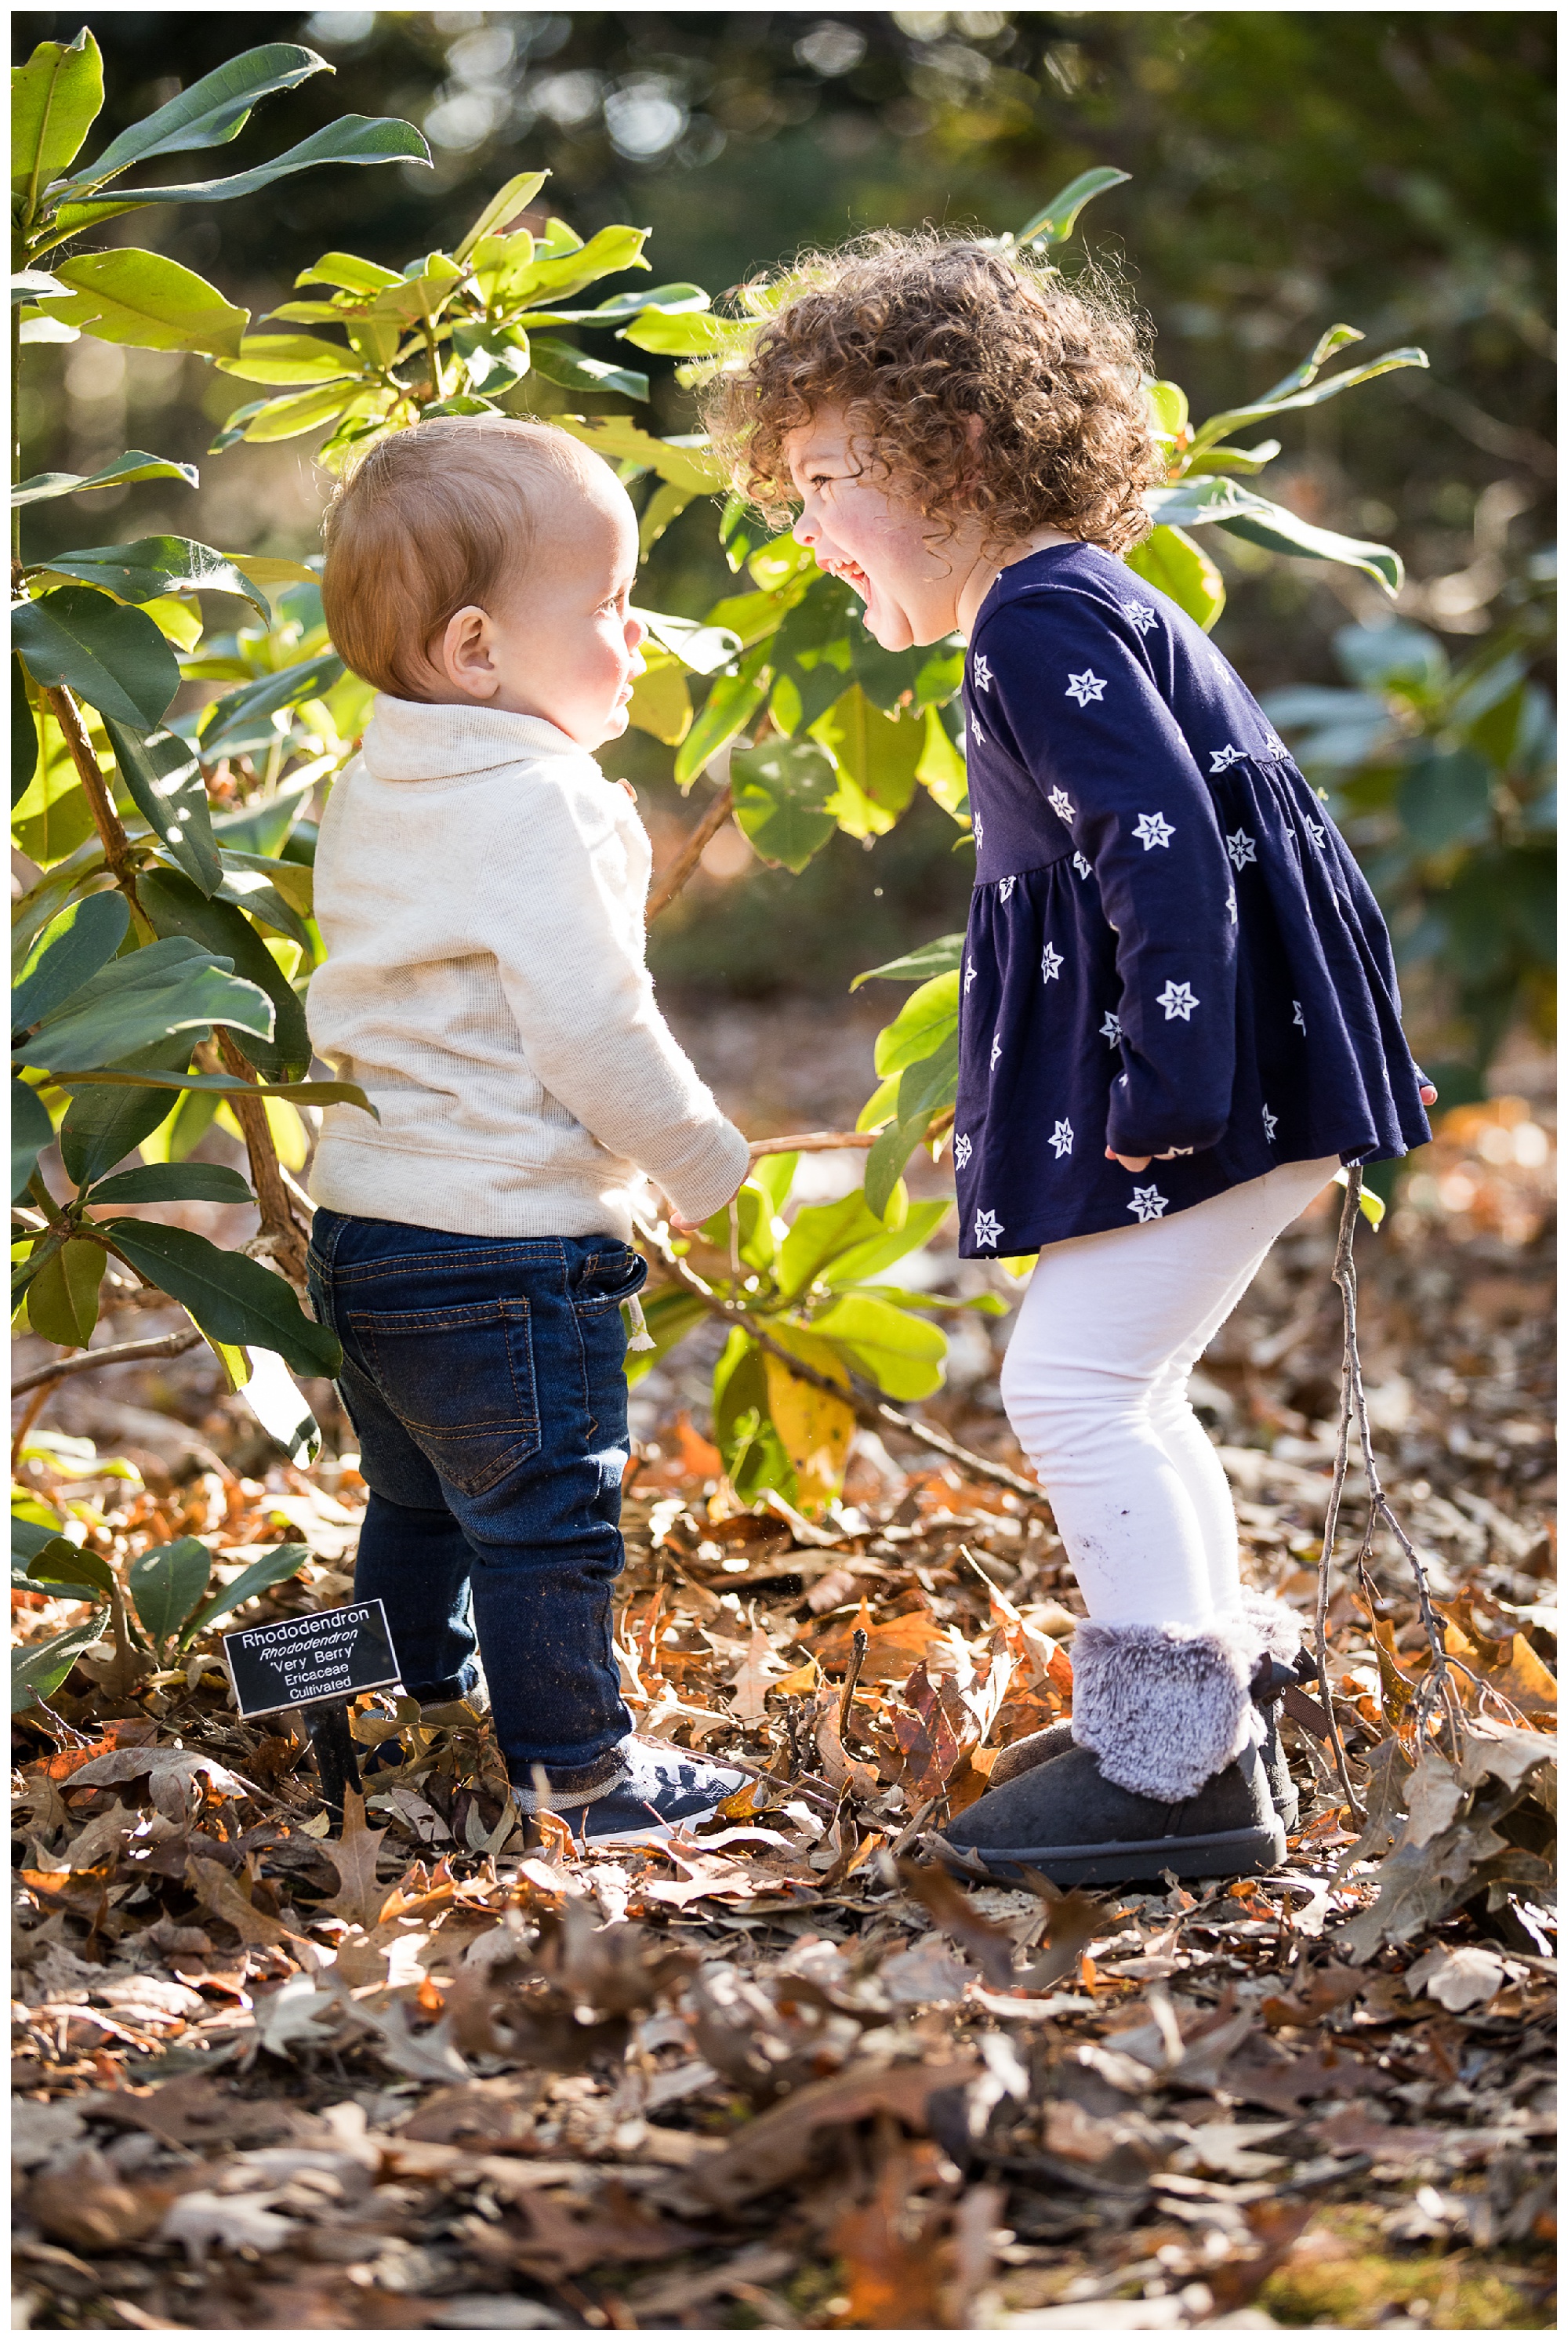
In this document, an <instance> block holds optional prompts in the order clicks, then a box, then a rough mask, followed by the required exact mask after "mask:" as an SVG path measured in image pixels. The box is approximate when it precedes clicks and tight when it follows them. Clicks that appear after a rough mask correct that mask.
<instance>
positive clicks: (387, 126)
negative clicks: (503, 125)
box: [95, 114, 430, 208]
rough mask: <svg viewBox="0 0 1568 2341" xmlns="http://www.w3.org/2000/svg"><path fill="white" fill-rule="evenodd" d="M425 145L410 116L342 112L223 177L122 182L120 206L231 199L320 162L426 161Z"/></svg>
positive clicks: (313, 167) (211, 201)
mask: <svg viewBox="0 0 1568 2341" xmlns="http://www.w3.org/2000/svg"><path fill="white" fill-rule="evenodd" d="M429 160H430V149H429V147H428V146H427V145H426V144H425V143H424V139H423V138H422V137H421V136H420V134H419V133H418V131H417V130H415V128H414V125H413V123H412V122H400V121H396V120H394V117H393V116H392V115H365V114H344V115H339V117H338V119H337V120H336V121H335V122H329V123H328V124H327V125H326V126H325V129H322V130H316V131H313V132H312V134H311V135H310V136H309V137H308V138H302V139H301V140H300V142H299V144H298V145H297V146H291V147H289V148H288V150H287V152H286V153H285V154H277V155H275V156H274V158H273V160H272V161H271V162H270V163H258V164H256V165H255V169H254V170H250V171H237V172H236V173H235V175H234V176H233V177H232V178H228V179H200V180H188V181H186V182H185V183H184V184H181V185H179V186H174V187H125V188H122V189H120V190H119V191H118V197H119V203H120V206H121V207H122V208H125V207H127V206H129V205H130V204H232V203H233V202H235V199H236V197H238V196H241V195H256V194H260V193H261V191H262V189H263V188H264V187H270V186H271V185H272V184H274V182H275V181H276V180H278V179H286V178H289V177H290V176H292V174H294V173H295V171H313V170H315V168H316V166H317V164H322V163H428V162H429ZM95 167H96V166H95Z"/></svg>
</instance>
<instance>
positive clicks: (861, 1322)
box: [811, 1292, 947, 1399]
mask: <svg viewBox="0 0 1568 2341" xmlns="http://www.w3.org/2000/svg"><path fill="white" fill-rule="evenodd" d="M811 1330H812V1331H813V1332H814V1333H815V1334H818V1335H819V1336H821V1337H822V1338H823V1339H824V1340H829V1341H832V1342H833V1344H834V1347H835V1348H836V1349H838V1350H841V1351H842V1352H843V1353H844V1356H845V1357H846V1358H847V1359H848V1360H849V1361H850V1363H851V1364H852V1365H854V1366H858V1367H860V1369H861V1370H862V1371H863V1372H864V1373H867V1374H869V1375H870V1376H871V1379H872V1380H873V1381H874V1382H875V1384H876V1386H877V1388H878V1389H879V1390H883V1391H884V1392H885V1393H886V1395H887V1396H888V1397H889V1398H902V1399H914V1398H929V1396H930V1395H931V1392H932V1391H933V1390H939V1389H940V1388H941V1386H942V1380H943V1360H944V1358H945V1357H946V1355H947V1337H946V1335H945V1334H944V1333H943V1331H942V1330H941V1329H940V1328H939V1327H938V1326H935V1325H930V1324H927V1322H926V1321H925V1320H924V1317H914V1316H912V1315H911V1314H910V1312H909V1310H906V1309H896V1308H894V1306H893V1304H892V1302H891V1301H887V1300H878V1299H877V1298H876V1296H875V1295H874V1293H870V1292H846V1293H845V1294H844V1296H843V1298H842V1299H840V1300H835V1301H834V1304H833V1306H832V1308H831V1309H827V1310H824V1311H823V1313H822V1315H821V1316H819V1317H814V1318H813V1320H812V1327H811Z"/></svg>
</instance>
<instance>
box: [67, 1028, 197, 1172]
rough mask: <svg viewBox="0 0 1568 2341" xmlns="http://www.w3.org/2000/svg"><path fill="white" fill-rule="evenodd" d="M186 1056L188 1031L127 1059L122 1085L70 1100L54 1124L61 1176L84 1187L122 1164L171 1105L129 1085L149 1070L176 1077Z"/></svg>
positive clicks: (155, 1092)
mask: <svg viewBox="0 0 1568 2341" xmlns="http://www.w3.org/2000/svg"><path fill="white" fill-rule="evenodd" d="M190 1053H191V1038H190V1035H189V1033H188V1032H182V1033H179V1034H177V1035H176V1036H175V1038H174V1039H173V1040H164V1041H155V1043H154V1044H153V1046H152V1047H151V1048H150V1049H144V1050H142V1051H138V1053H137V1055H136V1056H135V1057H133V1058H132V1059H131V1060H130V1061H129V1065H128V1066H127V1068H126V1070H125V1075H124V1079H125V1083H126V1084H127V1085H128V1086H125V1087H123V1088H122V1087H119V1086H117V1085H116V1086H115V1087H113V1088H100V1087H97V1086H95V1087H94V1088H92V1089H90V1090H85V1091H80V1092H79V1093H78V1094H76V1095H75V1096H74V1097H73V1098H72V1100H71V1102H70V1104H69V1105H68V1106H67V1107H66V1109H65V1119H64V1121H62V1122H61V1124H60V1160H61V1161H62V1162H63V1163H64V1164H65V1171H66V1175H67V1177H69V1178H71V1179H74V1180H75V1182H76V1184H77V1186H78V1187H90V1186H91V1185H92V1183H93V1181H94V1180H95V1179H98V1178H101V1177H102V1176H103V1174H104V1172H105V1171H106V1170H113V1169H114V1167H115V1163H116V1162H123V1161H125V1157H126V1155H127V1154H129V1153H130V1152H131V1151H132V1150H133V1149H134V1148H135V1147H137V1146H140V1144H141V1143H142V1141H143V1140H144V1139H145V1138H150V1137H151V1136H152V1133H153V1131H155V1130H156V1128H157V1127H158V1124H159V1123H160V1122H161V1121H165V1120H166V1118H167V1116H168V1114H169V1111H170V1110H171V1108H172V1106H173V1104H174V1100H173V1099H172V1098H171V1096H170V1094H169V1092H168V1091H167V1090H164V1089H150V1088H147V1087H145V1086H134V1084H135V1083H136V1080H137V1071H141V1072H142V1073H143V1076H144V1080H145V1071H146V1070H147V1069H149V1068H150V1069H151V1070H152V1071H155V1072H160V1073H161V1072H164V1071H167V1070H168V1069H169V1068H171V1067H172V1068H173V1069H174V1070H175V1071H176V1072H178V1071H181V1069H182V1068H183V1067H184V1066H185V1064H186V1063H187V1062H188V1061H189V1059H190ZM133 1067H134V1068H135V1069H136V1070H135V1071H133V1070H131V1068H133Z"/></svg>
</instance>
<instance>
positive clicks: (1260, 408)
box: [1192, 326, 1429, 455]
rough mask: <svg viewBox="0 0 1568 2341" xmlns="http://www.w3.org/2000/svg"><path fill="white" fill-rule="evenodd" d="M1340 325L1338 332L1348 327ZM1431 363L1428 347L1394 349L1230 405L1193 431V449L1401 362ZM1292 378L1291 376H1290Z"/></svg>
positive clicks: (1315, 402)
mask: <svg viewBox="0 0 1568 2341" xmlns="http://www.w3.org/2000/svg"><path fill="white" fill-rule="evenodd" d="M1347 330H1348V329H1347V328H1343V327H1339V326H1336V327H1335V328H1334V331H1335V332H1336V333H1343V332H1345V331H1347ZM1428 363H1429V361H1428V359H1427V354H1426V352H1425V351H1424V350H1417V349H1402V350H1390V351H1389V352H1388V353H1387V354H1386V355H1385V356H1383V357H1381V358H1373V359H1371V360H1370V361H1369V362H1368V364H1365V365H1359V366H1351V367H1349V368H1347V370H1346V371H1345V372H1344V373H1343V374H1330V376H1329V378H1328V380H1327V381H1326V382H1318V383H1313V385H1312V387H1311V388H1310V389H1307V390H1297V391H1293V392H1291V393H1287V395H1286V396H1284V397H1283V398H1281V397H1278V396H1276V395H1275V394H1274V393H1269V394H1268V395H1267V396H1265V397H1263V398H1260V399H1255V400H1254V401H1253V403H1252V404H1251V405H1250V406H1232V407H1227V408H1226V409H1225V411H1224V412H1223V413H1220V414H1211V415H1210V417H1209V419H1208V421H1207V422H1206V423H1201V424H1200V425H1199V427H1198V429H1197V430H1196V431H1195V432H1194V433H1193V444H1192V452H1193V454H1194V455H1197V454H1201V453H1203V450H1204V448H1206V447H1212V446H1213V443H1214V442H1215V440H1217V439H1228V438H1229V437H1230V435H1231V433H1232V432H1233V431H1239V430H1240V429H1241V427H1242V425H1243V423H1259V422H1265V421H1267V422H1272V421H1273V417H1274V416H1275V415H1276V414H1285V413H1291V412H1293V411H1295V410H1297V409H1300V408H1302V407H1307V406H1321V405H1322V403H1323V400H1324V399H1325V398H1337V397H1338V396H1339V393H1340V392H1341V391H1342V390H1355V389H1357V388H1358V387H1359V386H1360V384H1363V382H1375V381H1376V379H1377V377H1378V375H1379V374H1392V373H1393V371H1394V369H1395V368H1396V367H1399V366H1420V367H1423V368H1424V367H1425V366H1426V365H1427V364H1428ZM1287 379H1288V377H1287Z"/></svg>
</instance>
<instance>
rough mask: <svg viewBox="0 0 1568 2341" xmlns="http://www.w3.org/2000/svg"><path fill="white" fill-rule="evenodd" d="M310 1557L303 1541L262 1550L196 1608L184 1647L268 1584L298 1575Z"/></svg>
mask: <svg viewBox="0 0 1568 2341" xmlns="http://www.w3.org/2000/svg"><path fill="white" fill-rule="evenodd" d="M308 1559H310V1548H309V1546H308V1545H303V1544H280V1545H279V1546H278V1548H277V1549H276V1551H275V1552H266V1553H263V1555H262V1557H261V1559H259V1560H253V1561H252V1563H251V1565H250V1567H249V1568H248V1569H245V1570H243V1571H242V1572H241V1574H240V1575H239V1576H238V1577H236V1578H235V1580H234V1582H233V1584H232V1585H224V1586H220V1587H219V1589H218V1590H217V1592H215V1593H212V1594H209V1595H208V1597H207V1599H205V1601H204V1602H203V1603H202V1605H201V1607H200V1609H196V1610H195V1611H193V1613H192V1615H191V1616H190V1617H189V1618H188V1619H186V1621H185V1631H184V1633H183V1634H182V1635H181V1636H180V1648H181V1649H182V1650H188V1649H189V1648H190V1646H191V1644H192V1643H193V1642H194V1641H195V1639H196V1637H197V1635H198V1634H205V1631H206V1629H207V1628H208V1627H209V1626H211V1625H213V1624H214V1623H215V1621H216V1620H217V1619H219V1618H226V1617H227V1616H228V1615H229V1613H230V1611H231V1610H235V1609H244V1607H245V1603H246V1602H247V1601H254V1600H255V1597H256V1595H257V1594H258V1593H265V1592H266V1591H267V1589H269V1587H271V1586H274V1585H283V1584H285V1583H286V1581H287V1580H288V1579H289V1578H291V1577H297V1576H298V1575H299V1572H300V1570H301V1569H303V1568H304V1567H305V1562H306V1561H307V1560H308Z"/></svg>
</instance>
